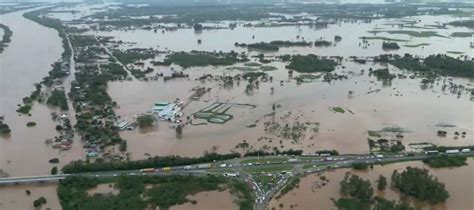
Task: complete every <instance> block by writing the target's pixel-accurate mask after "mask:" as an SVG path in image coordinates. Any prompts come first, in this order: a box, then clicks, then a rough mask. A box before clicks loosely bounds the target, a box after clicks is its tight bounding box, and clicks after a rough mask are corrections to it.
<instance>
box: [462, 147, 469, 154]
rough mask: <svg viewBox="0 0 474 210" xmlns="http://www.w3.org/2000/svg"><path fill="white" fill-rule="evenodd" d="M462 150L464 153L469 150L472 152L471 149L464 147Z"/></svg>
mask: <svg viewBox="0 0 474 210" xmlns="http://www.w3.org/2000/svg"><path fill="white" fill-rule="evenodd" d="M461 152H462V153H468V152H471V149H469V148H465V149H462V150H461Z"/></svg>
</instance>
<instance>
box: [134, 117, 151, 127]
mask: <svg viewBox="0 0 474 210" xmlns="http://www.w3.org/2000/svg"><path fill="white" fill-rule="evenodd" d="M137 122H138V125H139V126H140V128H145V127H148V126H151V125H153V123H155V118H154V117H153V116H152V115H141V116H138V117H137Z"/></svg>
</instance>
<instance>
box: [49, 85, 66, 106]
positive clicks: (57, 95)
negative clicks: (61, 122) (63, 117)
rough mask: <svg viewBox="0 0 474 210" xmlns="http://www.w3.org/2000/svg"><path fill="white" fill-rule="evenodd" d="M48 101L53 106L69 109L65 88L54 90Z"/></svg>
mask: <svg viewBox="0 0 474 210" xmlns="http://www.w3.org/2000/svg"><path fill="white" fill-rule="evenodd" d="M46 103H47V104H48V105H50V106H53V107H59V108H60V109H61V110H68V109H69V107H68V105H67V98H66V93H65V92H64V90H59V89H56V90H53V91H52V92H51V95H50V96H49V98H48V100H47V101H46Z"/></svg>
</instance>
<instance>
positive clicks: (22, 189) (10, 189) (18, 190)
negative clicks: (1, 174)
mask: <svg viewBox="0 0 474 210" xmlns="http://www.w3.org/2000/svg"><path fill="white" fill-rule="evenodd" d="M56 188H57V185H56V184H41V185H8V186H0V209H5V210H27V209H31V210H33V209H35V208H34V207H33V201H34V200H36V199H38V198H39V197H41V196H43V197H45V198H46V200H47V204H45V205H43V208H41V209H48V208H49V209H51V210H61V209H62V208H61V205H60V204H59V199H58V196H57V194H56ZM26 190H29V191H30V192H31V195H29V196H28V195H27V194H26Z"/></svg>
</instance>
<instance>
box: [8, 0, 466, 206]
mask: <svg viewBox="0 0 474 210" xmlns="http://www.w3.org/2000/svg"><path fill="white" fill-rule="evenodd" d="M347 2H351V0H349V1H347ZM7 5H8V4H7ZM12 5H15V4H12ZM440 5H441V6H439V5H438V6H436V7H434V8H432V7H423V6H420V5H410V6H411V7H405V5H404V4H400V5H399V4H394V5H388V4H387V5H385V4H381V5H365V6H363V7H360V6H357V5H356V6H355V5H332V4H321V5H316V6H315V5H313V4H308V5H305V4H282V5H280V4H277V5H259V6H255V7H254V6H249V5H233V6H231V7H228V5H226V4H223V5H216V7H213V6H210V7H207V6H206V7H200V6H197V7H194V6H190V7H181V6H180V5H174V4H171V5H168V6H169V7H168V6H165V7H162V5H159V4H158V5H155V4H143V5H141V4H138V5H136V4H121V3H111V4H86V3H84V4H54V5H53V4H52V5H50V6H51V7H49V6H48V7H46V6H40V7H37V8H33V9H32V7H28V5H26V6H25V7H24V8H27V9H23V10H20V8H17V9H18V10H17V9H15V8H14V7H13V9H12V8H0V9H1V10H0V13H3V12H2V11H4V12H5V14H0V23H1V24H2V25H5V26H6V27H3V28H5V29H0V38H3V39H2V40H0V41H1V43H0V44H1V47H2V50H3V52H0V178H2V179H1V180H0V181H2V182H0V185H2V186H0V209H32V208H33V207H32V205H33V200H36V199H37V198H38V197H39V196H44V197H45V198H47V200H48V202H47V204H43V206H42V208H46V209H61V208H62V207H61V205H60V203H61V204H62V205H64V206H68V205H71V204H74V203H75V202H76V201H77V200H81V199H83V201H84V202H83V203H84V206H94V205H98V204H96V203H95V202H97V203H100V204H101V203H102V202H107V201H109V202H110V201H111V200H114V201H115V200H117V201H118V200H120V204H122V201H123V205H129V206H134V207H136V208H137V209H140V207H144V208H145V207H150V206H153V207H156V206H159V207H160V208H161V209H167V208H169V209H175V210H178V209H198V210H201V209H202V210H204V209H247V208H248V209H252V208H253V209H256V210H261V209H262V208H263V207H265V208H266V207H269V208H271V209H273V208H274V209H313V208H314V207H315V206H317V207H318V209H336V208H335V207H334V205H333V202H332V201H331V198H337V197H339V181H340V180H341V179H342V178H343V176H344V174H345V173H346V172H348V171H351V170H349V169H338V170H334V171H328V172H324V173H323V175H324V176H326V177H327V178H328V179H329V180H330V182H329V183H327V184H326V185H325V186H321V183H320V182H319V180H320V179H321V175H308V176H307V177H305V178H304V179H302V181H301V183H300V187H299V188H297V189H295V190H293V191H291V192H290V193H288V194H286V195H285V196H284V197H282V198H281V199H278V200H272V201H269V200H268V199H265V198H268V196H267V195H269V194H271V193H272V191H275V192H276V191H277V189H276V188H278V187H282V186H283V185H284V183H280V181H282V182H286V181H288V180H287V178H288V177H289V176H290V177H291V173H288V172H289V171H287V169H288V170H291V172H292V173H293V172H298V171H299V170H302V168H301V167H304V166H303V165H302V164H303V163H302V162H301V160H303V159H305V158H301V159H299V158H300V157H302V156H311V157H308V159H307V160H308V161H310V160H311V161H315V160H316V161H321V160H323V159H319V157H312V156H323V154H324V155H328V156H329V155H331V156H333V155H338V154H339V155H341V156H340V157H348V158H353V159H354V162H352V163H354V165H355V164H356V163H358V162H357V160H355V157H362V156H366V155H370V156H372V157H371V159H370V161H372V162H390V161H404V160H409V159H410V160H412V159H411V158H410V157H412V156H416V157H419V158H420V159H421V158H426V159H428V158H430V156H428V155H430V154H431V153H429V152H434V153H436V154H438V153H443V154H447V155H446V156H441V155H439V157H444V158H448V157H450V154H457V155H456V156H458V155H459V156H472V155H474V152H472V151H471V150H472V149H473V148H474V147H473V145H474V66H473V65H472V64H473V55H474V42H473V35H474V30H473V27H472V23H474V22H473V21H474V20H472V17H473V16H472V12H473V11H474V10H472V6H470V5H464V4H453V5H450V4H447V5H444V3H440ZM392 6H393V8H394V9H393V8H392ZM0 7H1V5H0ZM239 8H240V9H239ZM437 8H438V9H437ZM10 11H12V12H10ZM243 11H245V12H244V13H242V12H243ZM333 13H334V14H333ZM336 13H337V14H336ZM8 28H9V29H10V30H11V31H12V32H13V35H12V37H11V42H10V40H8V38H6V36H4V35H5V34H8V33H7V32H8V30H6V29H8ZM5 40H7V41H8V42H6V41H5ZM3 42H5V43H7V44H4V43H3ZM10 131H11V132H10ZM432 150H435V151H432ZM448 151H449V152H451V153H448ZM329 153H330V154H329ZM271 154H274V155H277V154H278V155H282V154H284V155H289V156H293V157H288V158H286V159H285V161H282V162H281V163H280V162H275V163H273V162H272V163H270V161H267V162H266V163H260V162H256V163H254V164H255V165H252V164H253V163H246V164H245V163H243V161H240V158H239V157H241V156H242V157H249V156H258V158H260V156H265V155H271ZM347 154H351V155H347ZM353 154H354V155H360V156H352V155H353ZM384 155H385V157H384ZM349 156H350V157H349ZM376 156H377V159H375V157H376ZM451 156H453V157H454V156H455V155H451ZM378 157H381V158H382V159H380V158H378ZM270 158H271V157H270ZM313 158H314V159H313ZM330 158H332V157H330ZM369 158H370V157H369ZM231 159H235V160H231ZM317 159H319V160H317ZM77 160H80V161H77ZM290 160H291V162H290ZM325 160H326V161H327V160H328V159H325ZM305 161H306V159H305ZM467 162H468V163H469V166H465V167H460V168H456V169H454V168H447V169H436V170H434V169H433V170H430V171H431V173H432V174H434V175H435V176H437V177H439V180H440V181H441V182H443V183H445V184H446V189H447V190H448V191H449V192H450V194H451V197H450V198H449V199H448V200H447V202H445V203H443V204H440V205H435V206H431V205H428V204H426V203H418V202H413V203H411V204H413V206H415V207H420V208H421V209H437V210H438V209H439V210H444V209H460V210H464V209H466V210H467V209H471V208H470V207H473V206H474V203H472V201H471V200H469V199H465V197H464V195H466V194H468V195H470V194H472V193H473V189H474V185H473V182H472V181H473V179H472V175H474V174H473V166H472V165H473V163H474V162H473V160H472V159H468V161H467ZM230 163H232V164H230ZM352 163H351V164H352ZM365 163H367V164H368V163H369V160H367V161H366V162H365ZM260 164H262V165H266V164H276V166H275V169H273V168H272V167H268V166H262V168H260V166H259V165H260ZM281 164H283V167H282V166H281ZM334 164H339V162H337V161H336V162H335V163H334ZM351 164H346V163H344V164H343V165H345V166H347V167H350V166H351ZM451 164H453V163H451ZM232 165H234V166H232ZM256 165H258V166H257V167H255V170H243V169H242V167H243V168H245V167H247V166H256ZM336 166H337V165H336ZM406 166H417V167H423V168H426V167H427V166H425V165H423V164H422V163H421V162H403V163H395V164H390V165H385V166H383V167H382V166H375V168H374V169H373V170H370V171H364V172H361V171H352V172H353V173H355V174H358V175H360V176H361V177H363V178H368V179H370V180H371V182H372V183H374V182H375V179H376V178H377V177H378V175H379V174H384V175H385V176H387V177H390V174H391V172H392V171H393V170H394V169H402V168H405V167H406ZM265 168H266V169H265ZM283 168H284V169H285V170H284V171H281V170H282V169H283ZM191 169H196V170H191ZM259 170H261V171H259ZM265 170H268V171H267V172H264V171H265ZM249 171H254V172H252V173H250V172H249ZM168 172H170V173H168ZM270 172H271V173H273V172H275V173H274V174H271V173H270ZM63 173H64V174H65V175H64V176H63ZM203 173H208V175H209V176H200V175H202V174H203ZM240 173H242V174H240ZM58 174H59V175H58ZM73 174H78V175H77V176H71V175H73ZM210 174H213V175H216V176H211V175H210ZM262 174H263V175H262ZM288 174H290V175H288ZM147 175H160V176H147ZM161 175H165V176H161ZM168 175H169V176H168ZM184 175H186V176H184ZM192 175H197V176H192ZM259 175H262V177H265V179H264V178H261V177H260V178H261V179H255V178H256V177H258V176H259ZM266 175H268V177H266ZM27 176H38V177H34V178H32V180H31V181H28V182H27V183H28V184H25V185H22V182H21V181H24V180H27V179H29V178H31V177H27ZM5 177H10V178H7V179H3V178H5ZM25 177H26V178H25ZM113 177H117V178H113ZM196 177H197V178H196ZM453 177H455V179H453ZM109 178H112V179H111V180H113V181H116V183H115V182H114V184H113V185H109V184H104V183H109V182H106V181H104V180H108V179H109ZM194 178H196V179H194ZM234 178H235V179H234ZM63 179H64V180H63ZM270 179H271V180H270ZM277 179H278V180H277ZM45 180H46V181H51V180H52V181H58V180H61V182H59V184H58V185H56V184H45ZM71 180H72V181H71ZM183 180H185V182H186V181H187V182H189V185H187V184H188V183H187V182H186V184H185V185H183V183H181V181H183ZM255 180H257V181H255ZM69 181H70V182H69ZM108 181H110V180H108ZM234 181H235V182H234ZM259 181H261V182H262V183H257V182H259ZM30 182H31V183H32V184H30ZM195 182H197V183H199V184H202V185H196V186H194V184H195ZM200 182H203V183H200ZM266 182H268V183H266ZM38 183H41V184H39V185H37V184H38ZM77 183H80V184H77ZM163 183H166V184H165V185H163V186H160V184H163ZM216 183H220V184H221V185H219V186H221V187H222V186H226V187H222V188H220V187H219V188H218V187H217V184H216ZM10 184H11V185H10ZM225 184H227V185H225ZM142 185H144V186H146V185H156V187H155V188H154V189H153V190H150V191H143V192H146V194H142V193H139V194H134V193H136V192H132V191H133V190H130V189H132V186H138V187H140V186H142ZM186 185H187V186H191V187H190V188H193V186H194V187H196V189H195V190H197V192H199V193H196V192H194V191H193V189H191V190H190V189H187V188H186V187H187V186H186ZM58 186H60V187H61V186H67V187H66V188H67V189H66V188H64V189H65V190H64V191H63V192H61V191H62V190H60V191H58V192H57V188H58ZM83 186H92V187H91V188H87V187H83ZM116 186H121V187H122V188H120V190H119V188H115V187H116ZM183 186H184V187H183ZM259 186H264V187H262V188H263V190H262V189H259V188H260V187H259ZM274 188H275V189H274ZM61 189H63V188H61ZM137 189H138V188H137ZM216 189H220V190H219V191H206V190H216ZM27 190H30V191H31V195H27V193H26V191H27ZM122 190H123V191H122ZM126 190H130V192H129V191H126ZM141 190H142V189H141V188H140V191H141ZM147 190H148V189H147ZM221 190H222V191H221ZM189 191H191V192H189ZM122 192H125V193H122ZM137 192H138V190H137ZM57 193H70V194H71V196H68V198H64V197H61V196H60V197H61V198H62V200H61V202H60V201H59V199H58V196H57ZM126 193H130V196H127V198H133V199H129V200H128V199H127V198H124V197H122V196H123V194H126ZM267 193H268V194H267ZM95 194H98V195H97V196H93V195H95ZM131 194H134V195H133V196H132V195H131ZM168 194H170V195H172V196H160V195H168ZM379 194H380V195H382V196H384V197H385V198H388V199H395V200H398V199H399V194H398V193H397V192H396V191H395V190H392V189H391V190H386V192H385V193H380V192H379ZM87 195H88V196H87ZM189 195H192V196H189ZM265 196H267V197H265ZM270 197H271V196H270ZM105 198H107V199H110V200H107V199H105ZM166 199H169V200H166ZM188 201H189V202H188ZM266 202H270V203H266ZM114 203H118V202H114ZM177 204H179V205H177ZM40 206H41V205H40ZM139 206H140V207H139ZM78 208H79V207H78Z"/></svg>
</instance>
